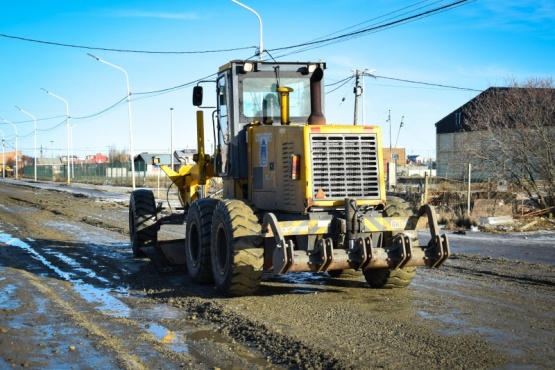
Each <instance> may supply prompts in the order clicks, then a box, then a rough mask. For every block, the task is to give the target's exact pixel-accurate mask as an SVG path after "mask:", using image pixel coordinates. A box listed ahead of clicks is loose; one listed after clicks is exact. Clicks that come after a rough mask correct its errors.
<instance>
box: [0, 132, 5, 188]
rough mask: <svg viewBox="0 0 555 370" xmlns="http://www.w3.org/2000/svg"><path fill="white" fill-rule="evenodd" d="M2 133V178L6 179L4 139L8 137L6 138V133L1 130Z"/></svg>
mask: <svg viewBox="0 0 555 370" xmlns="http://www.w3.org/2000/svg"><path fill="white" fill-rule="evenodd" d="M0 132H1V133H2V178H3V179H5V178H6V147H5V146H4V139H5V138H6V136H4V131H2V130H0Z"/></svg>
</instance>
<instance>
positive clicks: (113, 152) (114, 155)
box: [108, 146, 129, 163]
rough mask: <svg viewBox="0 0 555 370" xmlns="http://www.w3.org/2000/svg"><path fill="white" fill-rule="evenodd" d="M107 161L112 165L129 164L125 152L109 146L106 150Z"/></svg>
mask: <svg viewBox="0 0 555 370" xmlns="http://www.w3.org/2000/svg"><path fill="white" fill-rule="evenodd" d="M108 159H109V161H110V162H112V163H125V162H129V155H128V154H127V151H125V150H117V149H116V147H115V146H111V147H110V149H109V150H108Z"/></svg>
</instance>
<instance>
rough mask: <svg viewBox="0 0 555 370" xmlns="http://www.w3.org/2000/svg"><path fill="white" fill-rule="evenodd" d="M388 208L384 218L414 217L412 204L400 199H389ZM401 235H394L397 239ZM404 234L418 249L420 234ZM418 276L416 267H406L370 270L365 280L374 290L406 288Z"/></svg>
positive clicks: (366, 273) (410, 232) (408, 232)
mask: <svg viewBox="0 0 555 370" xmlns="http://www.w3.org/2000/svg"><path fill="white" fill-rule="evenodd" d="M386 204H387V206H386V207H385V209H384V217H410V216H412V215H413V212H412V208H411V207H410V204H409V203H408V202H407V201H405V200H403V199H401V198H398V197H388V198H387V203H386ZM399 234H400V233H396V234H393V235H392V236H391V237H392V238H393V237H395V236H397V235H399ZM404 234H406V235H408V236H409V237H410V239H411V244H412V246H413V247H417V246H418V245H419V244H418V233H417V232H416V231H407V232H405V233H404ZM415 276H416V267H404V268H400V269H387V268H385V269H368V270H366V271H364V278H365V279H366V282H367V283H368V284H369V285H370V286H371V287H372V288H383V289H392V288H404V287H406V286H408V285H410V283H411V282H412V279H413V278H414V277H415Z"/></svg>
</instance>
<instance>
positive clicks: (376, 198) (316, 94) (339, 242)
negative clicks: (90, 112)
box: [129, 61, 449, 295]
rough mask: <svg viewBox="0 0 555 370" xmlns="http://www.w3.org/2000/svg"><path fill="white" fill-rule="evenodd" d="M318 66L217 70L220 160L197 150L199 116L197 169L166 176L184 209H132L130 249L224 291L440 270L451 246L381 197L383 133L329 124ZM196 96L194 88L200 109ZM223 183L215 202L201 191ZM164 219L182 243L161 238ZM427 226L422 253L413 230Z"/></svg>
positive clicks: (144, 201) (404, 280)
mask: <svg viewBox="0 0 555 370" xmlns="http://www.w3.org/2000/svg"><path fill="white" fill-rule="evenodd" d="M325 68H326V65H325V64H324V63H321V62H319V63H299V62H296V63H284V62H274V63H271V62H262V61H257V62H254V61H231V62H229V63H227V64H226V65H224V66H222V67H221V68H220V70H219V73H218V76H217V79H216V81H215V84H216V108H215V111H214V114H213V135H214V141H215V143H216V150H215V153H213V154H212V155H208V154H206V153H205V151H204V122H203V111H202V110H199V111H198V112H197V137H198V153H197V154H196V155H195V158H194V160H195V162H196V164H194V165H190V166H185V167H182V168H181V169H180V170H179V172H174V171H173V170H172V169H170V168H168V167H165V168H164V171H165V172H166V174H167V175H168V176H169V177H170V178H171V179H172V182H173V183H174V184H175V185H176V186H177V189H178V193H179V195H180V200H181V203H182V210H183V211H182V212H180V213H173V214H170V215H165V216H162V213H161V210H160V207H159V206H158V205H157V203H156V200H155V198H154V195H153V194H152V192H151V191H150V190H145V189H139V190H136V191H135V192H133V193H132V195H131V201H130V218H129V222H130V230H131V243H132V246H133V251H134V254H135V255H136V256H140V255H142V254H145V253H146V254H147V255H149V256H150V257H151V259H153V261H155V262H156V263H157V264H158V266H160V267H161V269H164V268H165V266H167V265H185V266H186V269H187V271H188V273H189V275H190V276H191V278H192V279H193V280H194V281H197V282H202V283H206V282H213V283H214V284H215V285H216V287H217V288H218V289H219V291H220V292H222V293H223V294H225V295H249V294H253V293H255V292H256V291H257V290H258V288H259V285H260V282H261V279H262V275H263V272H264V271H273V272H274V273H276V274H286V273H290V272H313V273H328V274H330V275H331V276H334V277H337V276H341V275H342V274H346V273H349V274H351V275H352V274H356V273H357V272H358V274H362V275H364V277H365V279H366V281H367V282H368V284H369V286H370V287H374V288H400V287H405V286H407V285H409V284H410V283H411V281H412V279H413V278H414V276H415V274H416V268H417V267H419V266H428V267H434V268H436V267H440V266H441V265H442V264H443V263H444V262H445V260H446V259H447V258H448V256H449V243H448V240H447V237H446V236H445V235H440V234H439V230H438V225H437V220H436V214H435V211H434V209H433V208H432V207H431V206H428V205H424V206H422V207H421V208H420V209H419V210H418V212H417V213H416V214H413V212H412V210H411V207H410V206H409V205H408V204H407V203H405V202H404V201H403V200H401V199H399V198H394V197H387V195H386V190H385V182H384V173H385V171H384V168H383V160H382V159H383V158H382V138H381V130H380V128H379V127H377V126H353V125H337V124H327V123H326V118H325V117H324V114H323V107H324V95H323V88H324V87H323V73H324V72H323V71H324V70H325ZM202 100H203V90H202V88H201V87H200V86H197V87H195V89H194V91H193V103H194V104H195V105H196V106H201V105H202ZM214 177H219V178H221V180H222V190H221V192H220V193H219V194H218V195H217V196H211V195H208V194H207V192H206V191H205V190H206V189H205V186H206V183H207V180H209V179H210V178H214ZM167 223H181V224H183V223H185V226H186V227H185V229H186V231H185V238H184V239H180V240H176V241H169V242H168V241H165V242H159V241H158V240H157V232H158V230H159V229H160V227H161V225H163V224H167ZM426 228H429V229H430V234H431V238H430V241H429V242H428V243H427V244H426V245H425V246H420V245H419V243H418V230H422V229H426Z"/></svg>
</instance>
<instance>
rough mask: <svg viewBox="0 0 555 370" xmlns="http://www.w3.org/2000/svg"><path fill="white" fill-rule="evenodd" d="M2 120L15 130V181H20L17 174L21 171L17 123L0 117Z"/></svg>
mask: <svg viewBox="0 0 555 370" xmlns="http://www.w3.org/2000/svg"><path fill="white" fill-rule="evenodd" d="M0 119H1V120H2V121H4V122H6V123H7V124H8V125H12V126H13V128H14V130H15V179H16V180H17V179H18V175H17V172H18V171H19V164H18V163H19V162H18V160H17V126H16V125H15V123H12V122H10V121H8V120H7V119H4V118H2V117H0Z"/></svg>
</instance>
